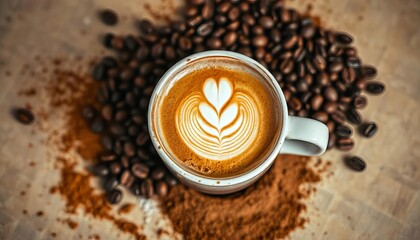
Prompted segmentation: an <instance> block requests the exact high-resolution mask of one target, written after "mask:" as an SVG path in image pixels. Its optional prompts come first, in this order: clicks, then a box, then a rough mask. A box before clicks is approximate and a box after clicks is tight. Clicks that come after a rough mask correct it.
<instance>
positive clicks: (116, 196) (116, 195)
mask: <svg viewBox="0 0 420 240" xmlns="http://www.w3.org/2000/svg"><path fill="white" fill-rule="evenodd" d="M106 199H107V200H108V202H109V203H111V204H117V203H119V202H120V201H121V199H122V192H121V191H120V190H119V189H113V190H111V191H109V192H108V193H107V194H106Z"/></svg>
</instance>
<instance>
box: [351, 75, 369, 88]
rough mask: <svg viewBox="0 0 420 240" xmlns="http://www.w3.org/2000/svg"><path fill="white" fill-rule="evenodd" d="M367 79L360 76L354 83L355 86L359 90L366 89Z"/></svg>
mask: <svg viewBox="0 0 420 240" xmlns="http://www.w3.org/2000/svg"><path fill="white" fill-rule="evenodd" d="M366 84H367V81H366V79H364V78H359V79H357V80H356V82H355V83H354V85H355V87H356V88H357V89H359V90H365V89H366Z"/></svg>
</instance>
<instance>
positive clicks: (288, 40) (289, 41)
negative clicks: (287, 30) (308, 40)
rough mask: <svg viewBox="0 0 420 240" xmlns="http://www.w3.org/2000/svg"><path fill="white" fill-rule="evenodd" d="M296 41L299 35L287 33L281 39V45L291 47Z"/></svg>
mask: <svg viewBox="0 0 420 240" xmlns="http://www.w3.org/2000/svg"><path fill="white" fill-rule="evenodd" d="M298 41H299V37H298V36H296V35H295V34H291V35H287V36H285V37H284V39H283V47H284V48H286V49H291V48H293V47H294V46H295V45H296V43H297V42H298Z"/></svg>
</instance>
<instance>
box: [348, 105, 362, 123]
mask: <svg viewBox="0 0 420 240" xmlns="http://www.w3.org/2000/svg"><path fill="white" fill-rule="evenodd" d="M347 119H348V120H349V122H351V123H353V124H357V125H358V124H360V123H362V116H360V113H359V112H358V111H357V110H356V109H353V108H350V109H349V110H348V111H347Z"/></svg>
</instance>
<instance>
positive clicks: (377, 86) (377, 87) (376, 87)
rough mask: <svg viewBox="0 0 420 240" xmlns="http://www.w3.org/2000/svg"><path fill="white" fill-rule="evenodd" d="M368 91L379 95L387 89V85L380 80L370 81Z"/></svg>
mask: <svg viewBox="0 0 420 240" xmlns="http://www.w3.org/2000/svg"><path fill="white" fill-rule="evenodd" d="M366 91H367V92H368V93H370V94H375V95H379V94H381V93H383V92H384V91H385V85H384V84H383V83H380V82H368V83H367V84H366Z"/></svg>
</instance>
